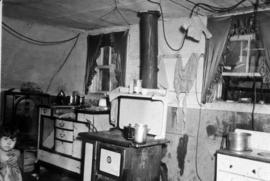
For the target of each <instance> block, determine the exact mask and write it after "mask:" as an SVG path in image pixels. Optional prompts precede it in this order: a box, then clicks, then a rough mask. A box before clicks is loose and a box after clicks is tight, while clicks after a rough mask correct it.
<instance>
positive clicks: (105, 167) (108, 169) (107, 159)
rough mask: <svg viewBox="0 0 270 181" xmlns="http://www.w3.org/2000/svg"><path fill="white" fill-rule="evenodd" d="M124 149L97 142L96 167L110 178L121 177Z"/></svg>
mask: <svg viewBox="0 0 270 181" xmlns="http://www.w3.org/2000/svg"><path fill="white" fill-rule="evenodd" d="M124 152H125V150H124V149H122V148H120V147H116V146H114V145H110V146H109V145H106V144H102V143H100V144H99V147H98V150H97V154H98V158H97V169H98V172H99V173H100V174H102V175H105V176H107V177H111V178H119V177H121V172H122V168H123V159H124V158H123V157H124Z"/></svg>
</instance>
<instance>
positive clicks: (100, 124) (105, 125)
mask: <svg viewBox="0 0 270 181" xmlns="http://www.w3.org/2000/svg"><path fill="white" fill-rule="evenodd" d="M93 124H94V126H95V128H96V129H97V131H106V130H109V129H110V128H111V127H112V126H111V125H110V120H109V114H96V115H94V118H93Z"/></svg>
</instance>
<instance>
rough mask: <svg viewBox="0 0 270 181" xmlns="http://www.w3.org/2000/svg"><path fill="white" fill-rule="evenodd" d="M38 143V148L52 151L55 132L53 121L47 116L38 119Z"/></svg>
mask: <svg viewBox="0 0 270 181" xmlns="http://www.w3.org/2000/svg"><path fill="white" fill-rule="evenodd" d="M40 119H41V120H40V143H39V147H40V148H43V149H50V150H51V149H53V148H54V139H55V130H54V123H55V120H54V119H53V118H51V117H48V116H41V118H40Z"/></svg>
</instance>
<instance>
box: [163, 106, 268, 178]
mask: <svg viewBox="0 0 270 181" xmlns="http://www.w3.org/2000/svg"><path fill="white" fill-rule="evenodd" d="M176 110H177V111H176ZM176 112H177V113H178V114H177V117H176V118H175V117H174V116H173V115H175V113H176ZM181 112H183V111H181V108H175V107H174V108H171V107H169V112H168V115H169V116H168V118H170V119H168V123H167V133H166V138H167V139H168V140H169V141H170V143H169V144H168V147H167V153H166V155H165V157H164V158H163V162H164V163H166V165H167V168H168V180H169V181H178V180H179V181H180V180H185V181H200V180H202V181H214V180H215V177H214V176H215V159H216V157H215V153H216V151H217V150H218V149H220V147H221V146H222V141H223V138H224V135H226V133H227V132H228V131H231V130H233V129H235V128H242V129H251V118H252V116H251V113H250V112H246V113H245V112H233V111H225V110H207V109H202V110H201V114H200V109H193V108H190V109H186V111H185V114H179V113H181ZM184 117H185V118H184ZM183 120H186V122H185V123H183V122H184V121H183ZM199 123H200V127H199V128H198V125H199ZM254 123H255V130H256V131H264V132H270V115H267V114H258V113H256V114H254ZM183 124H184V125H185V126H183ZM197 136H198V137H197ZM185 137H186V138H185ZM197 138H198V139H197ZM184 139H187V144H186V147H185V146H183V145H185V144H183V142H181V141H180V140H182V141H183V140H184ZM185 148H186V150H185ZM206 168H207V169H206Z"/></svg>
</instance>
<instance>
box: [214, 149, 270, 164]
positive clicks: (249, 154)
mask: <svg viewBox="0 0 270 181" xmlns="http://www.w3.org/2000/svg"><path fill="white" fill-rule="evenodd" d="M217 153H220V154H225V155H230V156H235V157H240V158H246V159H251V160H256V161H262V162H267V163H270V152H269V151H266V150H258V149H253V150H249V151H231V150H227V149H220V150H218V151H217Z"/></svg>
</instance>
